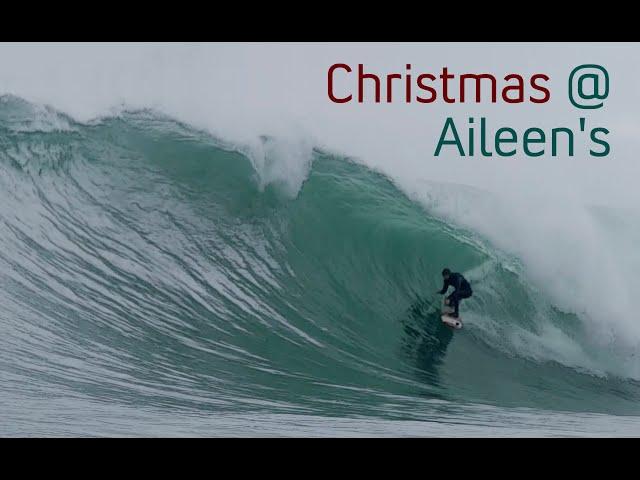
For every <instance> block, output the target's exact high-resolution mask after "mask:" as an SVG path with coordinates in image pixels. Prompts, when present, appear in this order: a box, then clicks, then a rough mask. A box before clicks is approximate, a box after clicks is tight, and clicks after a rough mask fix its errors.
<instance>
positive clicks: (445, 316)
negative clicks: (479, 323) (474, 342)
mask: <svg viewBox="0 0 640 480" xmlns="http://www.w3.org/2000/svg"><path fill="white" fill-rule="evenodd" d="M444 301H445V299H444V298H443V299H442V315H441V316H440V318H441V319H442V323H444V324H445V325H447V326H449V327H451V328H455V329H456V330H460V329H461V328H462V319H461V318H460V317H458V318H453V317H451V316H449V314H450V313H453V312H454V309H453V308H452V307H450V306H449V305H446V304H445V303H444Z"/></svg>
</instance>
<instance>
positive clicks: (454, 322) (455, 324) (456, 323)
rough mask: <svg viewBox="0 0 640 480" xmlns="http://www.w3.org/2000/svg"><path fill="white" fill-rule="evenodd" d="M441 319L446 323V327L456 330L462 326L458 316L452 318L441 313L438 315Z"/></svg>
mask: <svg viewBox="0 0 640 480" xmlns="http://www.w3.org/2000/svg"><path fill="white" fill-rule="evenodd" d="M440 318H441V319H442V323H444V324H445V325H447V326H448V327H451V328H455V329H456V330H460V329H461V328H462V320H460V318H459V317H458V318H453V317H450V316H449V315H446V314H443V315H441V316H440Z"/></svg>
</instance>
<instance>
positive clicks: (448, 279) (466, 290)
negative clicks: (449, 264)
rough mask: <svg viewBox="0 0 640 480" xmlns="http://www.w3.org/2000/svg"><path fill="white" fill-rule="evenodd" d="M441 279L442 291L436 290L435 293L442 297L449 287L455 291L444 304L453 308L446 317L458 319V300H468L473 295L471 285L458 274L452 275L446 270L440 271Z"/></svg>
mask: <svg viewBox="0 0 640 480" xmlns="http://www.w3.org/2000/svg"><path fill="white" fill-rule="evenodd" d="M442 277H443V278H444V286H443V287H442V290H438V292H437V293H439V294H440V295H444V294H445V293H447V289H448V288H449V287H453V288H454V289H455V290H454V291H453V293H452V294H451V295H449V296H448V297H447V300H446V304H447V305H449V306H450V307H453V308H454V311H453V313H450V314H448V315H449V316H451V317H454V318H458V306H459V305H460V300H462V299H463V298H469V297H470V296H471V295H473V292H472V291H471V285H469V282H467V280H466V279H465V278H464V277H463V276H462V275H461V274H460V273H455V272H453V273H452V272H451V270H449V269H448V268H445V269H444V270H442Z"/></svg>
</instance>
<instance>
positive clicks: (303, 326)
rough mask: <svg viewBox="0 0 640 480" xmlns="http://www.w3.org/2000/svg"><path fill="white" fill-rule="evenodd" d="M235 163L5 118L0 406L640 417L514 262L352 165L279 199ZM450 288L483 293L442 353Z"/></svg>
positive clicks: (111, 128) (148, 125)
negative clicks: (460, 410)
mask: <svg viewBox="0 0 640 480" xmlns="http://www.w3.org/2000/svg"><path fill="white" fill-rule="evenodd" d="M43 115H44V120H43ZM263 141H264V142H269V141H273V139H266V138H265V139H263ZM242 151H243V150H242V148H236V147H231V146H229V145H225V144H224V143H223V142H221V141H219V140H217V139H215V138H212V137H211V136H209V135H207V134H205V133H203V132H199V131H197V130H193V129H191V128H189V127H187V126H185V125H181V124H180V123H178V122H175V121H173V120H171V119H167V118H164V117H162V116H160V115H158V114H153V113H150V112H135V113H124V114H122V115H120V116H118V117H115V118H108V119H103V120H101V121H97V122H95V123H93V124H77V123H75V122H73V121H72V120H71V119H68V118H66V117H64V116H63V115H61V114H59V113H56V112H51V111H48V110H44V113H43V110H41V109H40V110H39V109H36V107H34V106H33V105H30V104H27V103H26V102H23V101H21V100H19V99H15V98H8V99H7V98H6V97H5V98H4V99H3V102H2V104H0V169H1V170H2V172H1V180H0V188H1V189H2V192H1V195H2V200H3V201H2V206H1V208H0V220H1V222H2V229H1V233H0V247H1V248H0V265H1V268H0V285H1V286H2V287H1V289H0V290H1V292H2V293H1V295H2V296H1V298H0V304H1V306H0V322H1V323H2V327H1V328H2V331H3V335H2V340H0V345H1V348H0V370H2V372H3V375H5V376H6V377H7V378H11V382H10V383H9V384H6V385H5V388H9V387H8V386H7V385H10V386H11V389H12V390H11V391H12V394H16V392H18V393H21V394H24V395H32V394H33V395H37V392H39V391H47V392H52V391H53V392H54V394H55V395H71V396H74V397H86V398H90V399H93V400H97V401H109V402H117V403H121V404H127V405H140V404H143V405H152V406H154V407H158V408H173V409H184V410H195V411H204V412H207V411H209V412H210V411H216V412H217V411H232V412H239V411H240V412H241V411H267V412H269V413H273V414H277V413H305V414H314V415H328V416H348V415H367V416H377V417H385V418H413V417H414V416H416V415H418V414H419V411H420V409H421V408H423V404H422V403H421V402H424V401H432V400H434V401H444V402H445V404H446V405H450V406H451V405H453V406H455V405H460V404H463V403H484V404H491V405H497V406H501V407H531V408H537V409H549V410H570V411H590V412H591V411H593V412H606V413H627V414H629V413H638V412H639V411H640V408H638V406H637V405H638V399H639V398H640V390H639V389H638V385H637V384H636V382H634V381H633V380H631V379H629V378H620V377H614V376H612V375H610V374H607V372H606V370H604V369H600V366H599V365H598V364H597V362H596V363H593V362H592V361H591V360H589V359H590V358H591V357H589V355H587V353H586V352H587V350H588V346H587V345H583V344H582V337H581V328H580V321H579V319H578V318H576V317H575V316H571V315H566V314H562V313H560V312H558V311H557V310H556V309H554V308H553V305H551V304H550V302H548V301H547V300H546V299H545V298H544V297H543V296H542V295H541V294H540V293H539V292H538V291H537V290H536V289H535V288H534V287H533V286H532V285H530V284H529V283H528V282H527V280H526V278H525V276H523V275H522V273H521V270H520V268H519V266H518V262H517V259H511V258H509V257H508V256H506V255H504V254H503V253H501V252H499V251H497V250H496V249H495V248H493V247H492V246H491V245H490V244H489V243H488V242H486V241H484V240H483V239H482V238H481V237H480V236H478V235H477V234H475V233H474V232H471V231H466V230H464V229H461V228H458V227H456V226H455V225H451V224H449V223H447V222H445V221H443V220H442V219H439V218H437V217H436V216H435V215H434V214H433V213H431V212H430V211H428V210H427V209H425V208H424V207H422V206H420V205H418V204H417V203H415V202H413V201H411V200H410V199H409V198H408V197H407V196H406V195H404V194H403V193H402V192H401V191H400V190H399V189H398V188H397V187H396V186H395V185H394V184H393V182H392V181H390V180H389V179H388V178H386V177H385V176H383V175H381V174H379V173H376V172H374V171H371V170H369V169H367V168H365V167H363V166H361V165H360V164H359V163H357V162H354V161H352V160H350V159H348V158H345V157H341V156H339V155H334V154H330V153H328V152H324V151H322V150H315V151H314V153H313V161H312V164H311V167H310V170H309V172H308V174H307V176H306V178H305V180H304V182H303V183H302V186H301V187H300V189H299V190H298V191H297V192H296V194H295V195H294V196H291V195H288V194H286V193H283V189H282V186H281V185H280V184H279V182H278V181H274V182H270V183H268V184H264V182H261V181H260V179H259V177H260V172H259V171H257V169H256V167H255V166H254V164H252V162H251V159H250V157H248V156H247V155H245V154H243V153H241V152H242ZM270 160H271V161H273V162H277V158H272V159H270ZM285 173H286V172H285ZM283 181H286V178H284V179H283ZM445 266H448V267H450V268H453V269H455V270H458V271H461V272H464V273H465V275H466V276H467V277H468V278H469V279H470V280H471V282H472V285H473V290H474V296H473V297H472V298H471V299H469V300H466V301H464V302H463V304H462V317H463V319H464V321H465V328H464V329H463V330H461V331H458V332H455V333H454V332H452V331H451V330H449V329H448V328H446V327H444V326H443V325H442V324H441V322H440V320H439V301H440V297H439V296H438V295H436V294H435V291H436V290H437V289H439V288H440V287H441V277H440V271H441V270H442V268H443V267H445ZM549 339H552V340H553V342H554V345H548V342H549ZM558 345H559V346H558ZM590 362H592V363H590ZM5 395H8V390H7V391H5ZM453 406H451V407H447V408H455V407H453Z"/></svg>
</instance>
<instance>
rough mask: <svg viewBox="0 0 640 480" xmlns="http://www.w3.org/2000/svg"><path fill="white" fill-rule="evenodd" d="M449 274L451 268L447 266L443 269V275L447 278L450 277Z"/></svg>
mask: <svg viewBox="0 0 640 480" xmlns="http://www.w3.org/2000/svg"><path fill="white" fill-rule="evenodd" d="M449 275H451V270H449V269H448V268H445V269H444V270H442V276H443V277H444V278H445V279H447V278H449Z"/></svg>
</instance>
